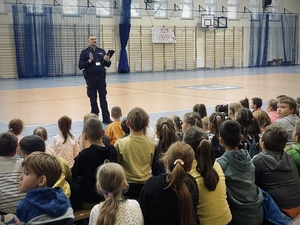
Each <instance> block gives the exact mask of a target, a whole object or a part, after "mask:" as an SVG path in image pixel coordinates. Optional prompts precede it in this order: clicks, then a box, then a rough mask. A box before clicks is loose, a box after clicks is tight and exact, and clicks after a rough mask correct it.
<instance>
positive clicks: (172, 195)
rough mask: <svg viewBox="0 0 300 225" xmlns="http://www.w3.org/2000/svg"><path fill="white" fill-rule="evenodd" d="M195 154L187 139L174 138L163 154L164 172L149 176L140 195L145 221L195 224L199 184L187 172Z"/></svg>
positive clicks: (164, 224)
mask: <svg viewBox="0 0 300 225" xmlns="http://www.w3.org/2000/svg"><path fill="white" fill-rule="evenodd" d="M194 157H195V154H194V151H193V149H192V148H191V146H189V145H188V144H186V143H183V142H180V141H177V142H174V143H173V144H172V145H171V146H170V147H169V149H168V151H167V152H166V154H165V156H164V163H165V166H166V172H167V173H165V174H160V175H158V176H154V177H151V178H149V180H148V181H147V182H146V183H145V185H144V187H143V189H142V191H141V195H140V205H141V209H142V212H143V215H144V220H145V225H153V224H155V225H166V224H172V225H195V224H199V220H198V217H197V205H198V187H197V183H196V181H195V179H194V178H193V177H192V176H191V175H189V174H188V172H189V171H190V170H191V167H192V162H193V159H194Z"/></svg>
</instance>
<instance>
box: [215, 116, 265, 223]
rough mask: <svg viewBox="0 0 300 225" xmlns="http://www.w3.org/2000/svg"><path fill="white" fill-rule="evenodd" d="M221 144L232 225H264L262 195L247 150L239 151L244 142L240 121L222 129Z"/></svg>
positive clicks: (232, 121)
mask: <svg viewBox="0 0 300 225" xmlns="http://www.w3.org/2000/svg"><path fill="white" fill-rule="evenodd" d="M219 133H220V135H219V141H220V144H221V146H223V147H225V150H226V151H225V153H224V154H223V155H222V156H221V157H220V158H217V159H216V161H217V162H218V163H219V164H220V166H221V167H222V170H223V172H224V175H225V183H226V192H227V201H228V204H229V208H230V211H231V214H232V221H231V225H241V224H243V225H260V224H262V222H263V218H264V212H263V204H262V202H263V195H262V192H261V190H260V189H259V188H258V187H257V186H256V185H255V183H254V182H255V168H254V166H253V164H252V162H251V157H250V155H249V153H248V151H247V150H246V149H238V145H239V143H240V142H241V140H242V139H243V136H242V135H241V126H240V124H239V123H238V122H237V121H234V120H227V121H224V122H223V123H221V125H220V127H219Z"/></svg>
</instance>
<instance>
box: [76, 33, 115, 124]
mask: <svg viewBox="0 0 300 225" xmlns="http://www.w3.org/2000/svg"><path fill="white" fill-rule="evenodd" d="M87 43H88V45H89V47H88V48H86V49H84V50H83V51H82V52H81V54H80V58H79V64H78V67H79V69H80V70H82V69H83V74H84V78H85V79H86V84H87V95H88V97H89V98H90V103H91V113H94V114H96V115H99V108H98V103H97V92H98V93H99V99H100V107H101V112H102V119H103V121H102V122H103V123H106V124H109V123H111V122H112V121H111V119H110V114H109V111H108V106H107V101H106V94H107V91H106V69H105V67H110V65H111V61H110V59H109V56H108V55H107V54H106V52H105V50H104V49H102V48H98V47H97V38H96V37H95V36H94V35H90V36H89V37H88V40H87Z"/></svg>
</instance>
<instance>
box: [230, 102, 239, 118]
mask: <svg viewBox="0 0 300 225" xmlns="http://www.w3.org/2000/svg"><path fill="white" fill-rule="evenodd" d="M242 108H243V105H242V104H241V103H240V102H233V103H230V104H229V105H228V117H229V118H230V119H231V120H236V118H237V112H238V111H239V110H240V109H242Z"/></svg>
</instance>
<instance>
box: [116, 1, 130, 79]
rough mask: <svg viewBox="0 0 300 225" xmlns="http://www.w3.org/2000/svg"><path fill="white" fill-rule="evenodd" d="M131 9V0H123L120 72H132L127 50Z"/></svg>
mask: <svg viewBox="0 0 300 225" xmlns="http://www.w3.org/2000/svg"><path fill="white" fill-rule="evenodd" d="M130 10H131V0H123V1H122V6H121V14H120V23H119V34H120V42H121V52H120V59H119V65H118V72H119V73H130V68H129V64H128V57H127V51H126V46H127V42H128V39H129V34H130V28H131V24H130V19H131V13H130Z"/></svg>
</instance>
